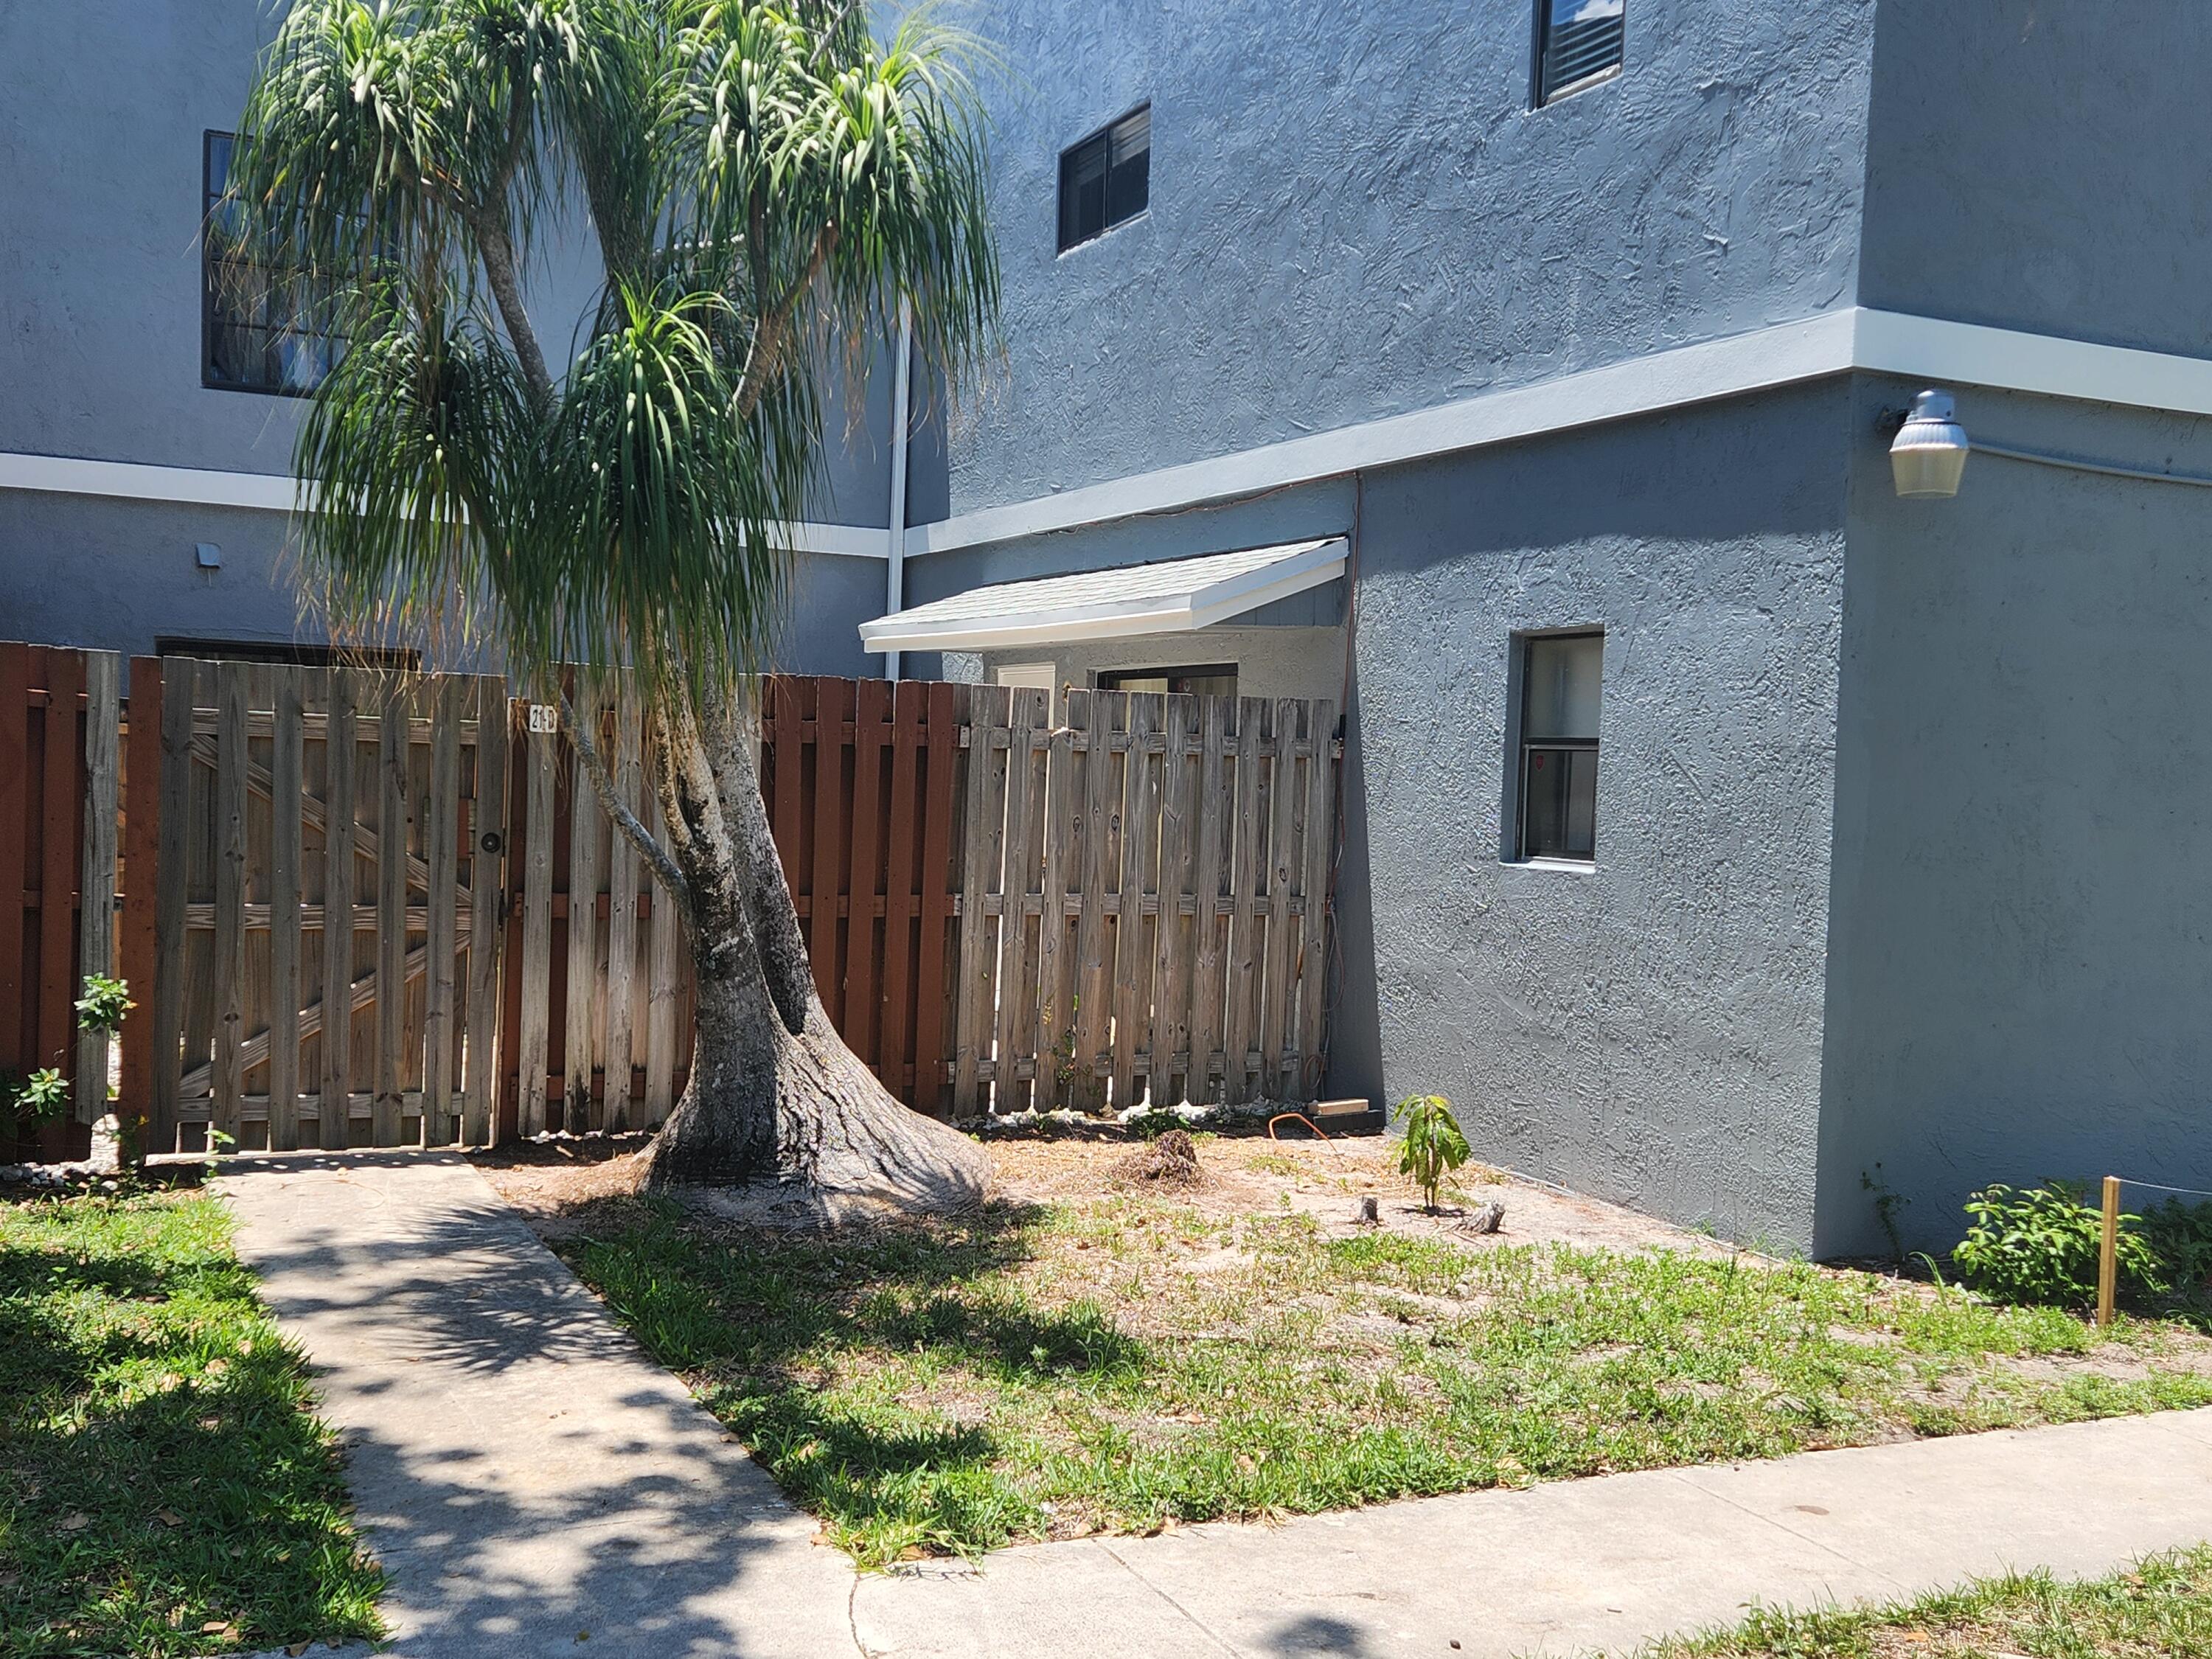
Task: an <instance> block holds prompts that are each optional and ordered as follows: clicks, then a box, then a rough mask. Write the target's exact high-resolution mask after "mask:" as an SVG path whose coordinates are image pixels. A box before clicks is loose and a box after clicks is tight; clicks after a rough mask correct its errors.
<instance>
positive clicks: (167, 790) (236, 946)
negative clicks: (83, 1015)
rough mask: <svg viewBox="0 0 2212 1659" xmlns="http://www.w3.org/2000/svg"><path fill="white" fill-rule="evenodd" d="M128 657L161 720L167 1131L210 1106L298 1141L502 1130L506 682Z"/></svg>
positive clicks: (158, 936)
mask: <svg viewBox="0 0 2212 1659" xmlns="http://www.w3.org/2000/svg"><path fill="white" fill-rule="evenodd" d="M141 664H145V665H148V666H149V667H151V668H153V669H154V670H155V672H154V673H152V674H150V675H144V674H143V670H142V668H141ZM132 675H133V688H132V691H133V695H132V703H133V708H132V714H133V716H134V724H136V722H137V721H138V720H146V719H149V718H157V719H158V720H159V726H160V732H161V746H160V755H161V762H160V763H161V791H160V800H161V824H160V841H159V847H158V862H159V873H158V876H157V878H156V882H155V904H154V910H155V915H154V917H153V930H152V931H153V955H154V963H153V965H154V972H153V975H152V978H153V983H152V985H151V987H150V996H149V987H144V986H138V987H134V988H135V991H136V994H137V997H138V1000H140V1002H141V1003H142V1004H147V1003H149V1002H150V1005H151V1006H150V1007H142V1009H141V1011H140V1012H139V1013H138V1014H137V1015H135V1016H134V1017H133V1018H136V1019H139V1020H143V1021H145V1022H146V1023H147V1030H148V1032H149V1040H150V1047H151V1056H152V1057H151V1066H150V1071H151V1075H150V1078H149V1087H150V1094H151V1099H150V1103H149V1104H150V1111H149V1125H148V1142H147V1144H148V1146H149V1150H151V1151H168V1150H173V1149H177V1148H179V1146H181V1147H182V1149H184V1150H196V1149H197V1146H198V1145H199V1144H203V1143H202V1139H201V1138H202V1134H203V1133H204V1132H203V1131H202V1130H200V1129H199V1128H197V1127H195V1126H203V1125H204V1126H206V1127H207V1128H208V1129H211V1130H214V1131H219V1132H221V1133H222V1134H226V1135H228V1136H230V1137H232V1138H233V1139H234V1140H235V1141H236V1143H237V1144H238V1145H239V1146H240V1147H261V1146H266V1147H270V1148H272V1149H275V1150H279V1151H283V1150H289V1149H291V1148H294V1147H296V1146H322V1147H330V1148H336V1147H343V1146H422V1145H430V1146H442V1145H448V1144H451V1143H453V1142H454V1141H456V1140H465V1141H469V1142H472V1143H481V1142H483V1141H485V1140H487V1139H489V1126H490V1113H491V1107H492V1094H491V1066H490V1058H491V1054H492V1048H493V1043H494V1041H495V1031H496V1027H497V1019H496V1010H497V993H498V975H499V960H500V949H499V945H500V929H499V928H498V927H496V926H486V927H478V926H477V922H478V920H479V908H478V906H477V903H476V902H475V901H476V899H477V896H479V895H483V896H488V897H489V898H490V900H491V902H492V908H491V909H490V910H489V912H487V913H485V916H484V919H485V920H487V921H489V918H490V917H491V916H493V915H496V896H497V894H498V892H499V890H500V883H499V865H500V859H501V849H502V836H503V835H504V829H505V784H506V776H507V772H506V765H505V761H506V747H507V700H506V692H505V688H504V686H503V684H502V683H501V682H500V681H499V680H496V679H484V678H470V677H466V676H462V675H432V676H417V675H400V674H384V673H380V672H376V671H368V670H354V669H304V668H291V667H283V666H274V665H260V664H249V663H235V662H221V663H216V662H199V661H195V660H192V659H188V658H181V657H169V658H164V659H159V660H158V661H155V660H153V659H137V661H134V663H133V665H132ZM142 675H143V684H144V688H145V689H144V690H143V691H142V690H141V680H142ZM156 708H158V711H159V712H158V715H156V714H155V709H156ZM133 752H134V754H135V753H137V749H136V747H135V745H134V751H133Z"/></svg>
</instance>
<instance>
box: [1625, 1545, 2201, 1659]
mask: <svg viewBox="0 0 2212 1659" xmlns="http://www.w3.org/2000/svg"><path fill="white" fill-rule="evenodd" d="M2207 1653H2212V1547H2204V1548H2202V1549H2196V1550H2189V1551H2185V1552H2183V1553H2178V1554H2173V1555H2162V1556H2154V1557H2153V1558H2152V1559H2149V1560H2147V1561H2143V1562H2141V1563H2139V1564H2138V1565H2136V1567H2135V1568H2133V1569H2132V1570H2131V1571H2127V1572H2122V1573H2115V1574H2113V1575H2112V1577H2109V1578H2098V1579H2092V1580H2089V1581H2087V1582H2086V1583H2058V1582H2057V1581H2056V1580H2054V1579H2052V1578H2051V1577H2050V1576H2049V1575H2048V1574H2044V1573H2038V1574H2034V1575H2032V1576H2030V1577H2008V1578H1993V1579H1990V1580H1987V1581H1986V1582H1984V1583H1978V1584H1972V1585H1969V1586H1968V1587H1967V1588H1966V1589H1960V1590H1950V1591H1946V1592H1944V1593H1942V1594H1941V1595H1930V1596H1927V1597H1924V1598H1923V1599H1922V1600H1920V1601H1913V1602H1910V1603H1906V1604H1904V1605H1900V1606H1897V1607H1882V1608H1877V1609H1874V1610H1871V1611H1868V1612H1863V1613H1838V1612H1828V1613H1758V1614H1755V1615H1754V1616H1753V1618H1751V1619H1750V1620H1747V1621H1746V1622H1745V1623H1744V1624H1742V1625H1741V1626H1738V1627H1737V1628H1735V1630H1731V1631H1727V1632H1719V1633H1716V1634H1712V1635H1707V1636H1700V1637H1692V1638H1686V1639H1682V1640H1678V1641H1672V1642H1662V1643H1660V1644H1656V1646H1655V1647H1653V1648H1652V1649H1651V1650H1650V1659H1905V1656H1908V1655H1910V1656H1912V1659H2152V1656H2154V1655H2158V1656H2164V1655H2172V1656H2175V1659H2180V1656H2184V1655H2188V1656H2197V1655H2202V1654H2207Z"/></svg>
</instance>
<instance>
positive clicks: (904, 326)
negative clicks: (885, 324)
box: [884, 298, 914, 680]
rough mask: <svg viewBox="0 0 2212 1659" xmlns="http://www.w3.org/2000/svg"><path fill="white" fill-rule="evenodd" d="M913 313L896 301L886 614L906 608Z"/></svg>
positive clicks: (889, 663)
mask: <svg viewBox="0 0 2212 1659" xmlns="http://www.w3.org/2000/svg"><path fill="white" fill-rule="evenodd" d="M913 374H914V311H913V308H912V307H911V306H910V305H909V304H908V301H906V300H905V299H904V298H901V300H900V301H899V329H898V366H897V367H896V368H895V369H894V370H893V371H892V374H891V511H890V520H889V522H890V560H889V562H888V563H889V569H888V571H887V574H886V580H885V583H884V604H885V609H886V611H887V614H890V615H892V616H896V615H897V614H898V612H900V611H903V610H905V609H906V437H907V425H908V420H909V416H910V408H911V404H912V401H913V392H914V387H913ZM898 677H899V653H897V652H896V651H886V652H884V678H885V679H887V680H895V679H896V678H898Z"/></svg>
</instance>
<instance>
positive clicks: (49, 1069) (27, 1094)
mask: <svg viewBox="0 0 2212 1659" xmlns="http://www.w3.org/2000/svg"><path fill="white" fill-rule="evenodd" d="M9 1085H10V1086H9V1095H10V1097H12V1098H13V1100H14V1102H15V1109H16V1110H17V1111H18V1112H20V1113H21V1114H22V1115H24V1116H25V1117H27V1118H29V1119H30V1120H31V1121H33V1123H43V1122H45V1121H46V1120H47V1119H48V1118H53V1117H59V1116H60V1115H62V1113H63V1112H64V1110H66V1109H68V1106H69V1085H68V1084H67V1083H65V1082H64V1081H63V1079H62V1074H61V1073H60V1072H59V1071H58V1070H57V1069H55V1068H54V1067H53V1066H40V1068H39V1069H38V1070H37V1071H35V1072H33V1073H31V1075H30V1076H28V1077H27V1078H23V1077H16V1078H10V1079H9Z"/></svg>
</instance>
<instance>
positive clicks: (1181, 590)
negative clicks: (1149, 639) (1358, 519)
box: [860, 536, 1346, 651]
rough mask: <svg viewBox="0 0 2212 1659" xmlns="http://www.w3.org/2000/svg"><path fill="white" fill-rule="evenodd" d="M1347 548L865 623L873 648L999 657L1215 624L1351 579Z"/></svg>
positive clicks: (1172, 564)
mask: <svg viewBox="0 0 2212 1659" xmlns="http://www.w3.org/2000/svg"><path fill="white" fill-rule="evenodd" d="M1345 554H1346V542H1345V538H1343V537H1341V536H1331V537H1328V538H1325V539H1323V540H1321V541H1312V542H1289V543H1285V544H1283V545H1281V546H1279V547H1250V548H1246V549H1244V550H1242V551H1241V552H1236V553H1206V554H1202V555H1200V556H1198V557H1197V558H1192V559H1166V560H1163V561H1161V562H1159V563H1158V564H1134V565H1123V566H1121V567H1119V568H1115V569H1112V570H1083V571H1078V572H1076V573H1075V574H1073V575H1067V576H1040V577H1037V578H1036V579H1034V580H1030V581H1019V582H1000V583H998V584H996V585H994V586H990V587H972V588H970V589H969V590H968V592H965V593H955V594H953V595H952V596H951V598H949V599H933V600H932V601H931V602H930V603H929V604H927V605H915V607H914V608H913V609H911V610H908V611H893V612H892V613H891V614H890V616H888V617H877V618H876V619H875V621H873V622H867V623H861V624H860V643H861V645H862V647H864V648H865V649H866V650H870V651H995V650H997V649H999V648H1000V647H1002V646H1024V645H1053V644H1058V643H1060V641H1068V640H1125V639H1131V638H1134V637H1136V636H1138V635H1145V634H1181V633H1188V632H1190V631H1191V630H1192V629H1200V628H1210V627H1212V625H1213V624H1214V623H1219V622H1225V621H1227V620H1228V619H1229V618H1230V617H1239V616H1242V615H1243V614H1244V612H1246V611H1252V610H1256V609H1257V608H1258V607H1260V606H1261V605H1267V604H1271V603H1273V601H1274V600H1276V599H1287V598H1289V597H1290V596H1291V594H1293V593H1303V592H1305V591H1306V590H1307V589H1308V588H1310V587H1318V586H1321V585H1322V583H1323V582H1326V581H1330V580H1334V579H1335V578H1336V577H1338V576H1340V575H1342V574H1344V561H1345Z"/></svg>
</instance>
